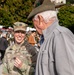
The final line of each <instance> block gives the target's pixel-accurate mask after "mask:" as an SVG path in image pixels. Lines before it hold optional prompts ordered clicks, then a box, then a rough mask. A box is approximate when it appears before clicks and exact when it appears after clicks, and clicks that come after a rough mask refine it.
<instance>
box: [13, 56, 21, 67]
mask: <svg viewBox="0 0 74 75" xmlns="http://www.w3.org/2000/svg"><path fill="white" fill-rule="evenodd" d="M14 66H16V67H17V68H20V67H21V66H22V61H21V60H20V59H19V58H17V57H16V58H15V60H14Z"/></svg>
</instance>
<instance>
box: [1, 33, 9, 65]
mask: <svg viewBox="0 0 74 75" xmlns="http://www.w3.org/2000/svg"><path fill="white" fill-rule="evenodd" d="M1 36H2V37H1V38H0V53H1V57H0V64H2V60H3V58H4V54H5V51H6V48H7V47H8V41H7V38H6V32H3V33H2V34H1Z"/></svg>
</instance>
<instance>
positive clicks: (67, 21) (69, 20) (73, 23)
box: [58, 5, 74, 32]
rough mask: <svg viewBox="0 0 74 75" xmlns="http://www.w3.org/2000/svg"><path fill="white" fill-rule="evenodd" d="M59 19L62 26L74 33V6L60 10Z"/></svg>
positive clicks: (66, 6)
mask: <svg viewBox="0 0 74 75" xmlns="http://www.w3.org/2000/svg"><path fill="white" fill-rule="evenodd" d="M58 18H59V23H60V25H62V26H65V27H68V28H69V29H71V30H72V31H73V32H74V6H72V5H65V6H62V7H61V8H60V9H59V13H58Z"/></svg>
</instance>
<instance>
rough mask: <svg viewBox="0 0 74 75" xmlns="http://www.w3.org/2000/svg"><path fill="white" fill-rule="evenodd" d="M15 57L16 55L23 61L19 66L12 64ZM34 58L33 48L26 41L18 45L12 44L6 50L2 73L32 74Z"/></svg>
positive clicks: (9, 74) (4, 74) (35, 55)
mask: <svg viewBox="0 0 74 75" xmlns="http://www.w3.org/2000/svg"><path fill="white" fill-rule="evenodd" d="M15 57H18V58H19V59H20V60H21V61H22V62H23V65H22V66H21V68H17V67H15V66H14V60H15V59H14V58H15ZM36 58H37V53H36V50H35V48H34V47H33V46H31V45H30V44H29V43H28V42H27V41H25V42H24V43H23V44H22V45H20V46H16V44H14V45H12V46H10V47H8V48H7V50H6V53H5V57H4V61H3V72H2V75H34V72H35V64H36Z"/></svg>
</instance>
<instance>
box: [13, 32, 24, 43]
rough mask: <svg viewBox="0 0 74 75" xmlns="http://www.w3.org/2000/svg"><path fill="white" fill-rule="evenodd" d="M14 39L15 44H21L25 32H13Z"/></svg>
mask: <svg viewBox="0 0 74 75" xmlns="http://www.w3.org/2000/svg"><path fill="white" fill-rule="evenodd" d="M14 38H15V42H16V43H18V44H20V43H22V42H23V41H24V39H25V32H24V31H15V32H14Z"/></svg>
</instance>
